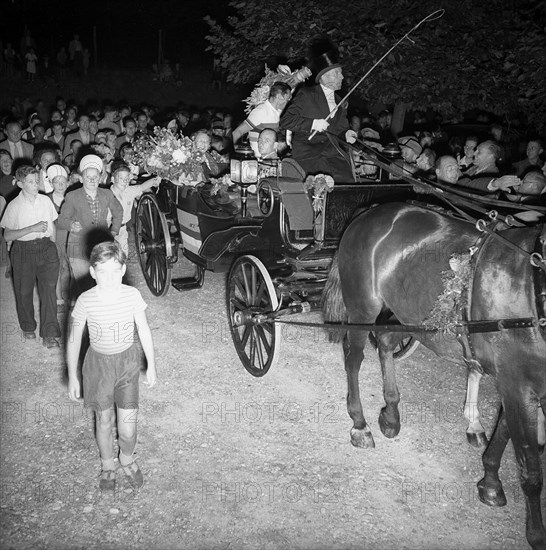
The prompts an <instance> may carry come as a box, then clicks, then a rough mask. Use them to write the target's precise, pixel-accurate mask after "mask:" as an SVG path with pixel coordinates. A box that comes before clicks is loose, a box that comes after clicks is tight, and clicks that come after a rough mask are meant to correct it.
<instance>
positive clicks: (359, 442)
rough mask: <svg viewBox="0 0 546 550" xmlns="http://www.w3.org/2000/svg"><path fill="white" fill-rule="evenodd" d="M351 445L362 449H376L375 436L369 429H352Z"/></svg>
mask: <svg viewBox="0 0 546 550" xmlns="http://www.w3.org/2000/svg"><path fill="white" fill-rule="evenodd" d="M351 443H352V444H353V445H354V446H355V447H359V448H360V449H374V448H375V441H374V440H373V435H372V432H371V431H370V429H369V428H364V429H363V430H359V429H357V428H352V429H351Z"/></svg>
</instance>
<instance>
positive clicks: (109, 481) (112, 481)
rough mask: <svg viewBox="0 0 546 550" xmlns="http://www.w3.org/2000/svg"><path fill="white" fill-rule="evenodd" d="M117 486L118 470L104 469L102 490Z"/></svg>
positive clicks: (111, 489)
mask: <svg viewBox="0 0 546 550" xmlns="http://www.w3.org/2000/svg"><path fill="white" fill-rule="evenodd" d="M115 488H116V471H115V470H103V471H102V472H101V474H100V482H99V489H100V490H101V491H113V490H114V489H115Z"/></svg>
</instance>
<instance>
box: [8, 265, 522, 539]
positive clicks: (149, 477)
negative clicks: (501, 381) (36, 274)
mask: <svg viewBox="0 0 546 550" xmlns="http://www.w3.org/2000/svg"><path fill="white" fill-rule="evenodd" d="M188 265H189V264H187V263H185V261H180V263H179V264H178V265H177V266H175V271H176V272H178V271H181V270H185V269H187V268H188ZM128 273H129V276H130V282H131V284H133V285H134V286H136V287H137V288H138V289H139V290H140V291H141V292H142V295H143V296H144V298H145V300H146V302H147V303H148V319H149V322H150V326H151V328H152V331H153V336H154V341H155V348H156V352H157V364H158V375H159V383H158V385H157V386H156V387H155V388H151V389H150V388H147V387H146V386H145V385H144V384H141V402H140V407H141V408H140V415H139V428H138V429H139V436H138V446H137V458H138V460H139V463H140V465H141V468H142V470H143V473H144V476H145V484H144V486H143V487H142V488H141V489H140V490H138V491H135V490H133V489H131V487H130V486H128V485H127V484H126V482H125V481H124V479H123V477H122V475H121V473H119V474H118V488H117V490H116V491H115V492H114V493H110V494H101V492H100V491H99V489H98V481H99V480H98V477H97V476H98V475H99V472H100V463H99V458H98V452H97V449H96V446H95V441H94V436H93V431H92V429H93V421H92V417H91V415H90V414H88V413H87V412H86V410H85V409H84V408H83V407H82V406H80V405H78V404H75V403H71V402H70V401H69V400H68V397H67V389H66V369H65V364H64V357H63V352H62V351H50V350H46V349H45V348H44V347H43V346H42V345H41V344H40V342H39V341H35V342H24V341H23V339H22V337H21V333H20V331H19V330H18V327H17V319H16V313H15V306H14V298H13V293H12V289H11V287H10V283H9V281H8V280H6V279H3V278H2V281H1V323H2V325H1V326H2V331H1V338H2V343H1V349H2V356H1V370H0V373H1V380H0V382H1V399H0V404H1V425H0V428H1V435H0V442H1V470H0V472H1V473H0V480H1V502H0V512H1V531H0V544H1V546H2V548H6V549H8V548H14V549H15V548H16V549H31V548H32V549H58V548H60V549H69V548H70V549H73V548H100V549H110V548H111V549H116V550H118V549H124V548H142V549H149V548H157V549H169V548H173V549H174V548H188V549H189V548H191V549H195V548H207V549H208V548H213V549H258V548H259V549H262V550H268V549H272V550H273V549H320V548H324V549H352V548H367V549H387V548H396V549H425V548H426V549H430V548H442V549H449V548H453V549H489V548H491V549H493V548H495V549H497V548H502V549H516V548H518V549H519V548H526V547H527V543H526V540H525V534H524V525H525V505H524V499H523V494H522V492H521V489H520V486H519V481H518V476H517V472H516V467H515V459H514V453H513V449H512V447H511V444H510V445H509V447H508V449H507V452H506V453H505V456H504V459H503V463H502V468H501V478H502V480H503V482H504V489H505V491H506V495H507V498H508V505H507V506H506V507H504V508H489V507H487V506H485V505H483V504H481V503H480V502H479V500H478V498H477V492H476V482H477V481H478V480H479V479H480V478H481V477H482V466H481V460H480V452H479V451H477V450H475V449H473V448H471V447H469V446H468V445H467V443H466V439H465V428H466V424H465V420H464V418H463V416H462V414H461V409H462V404H463V400H464V390H465V371H464V369H463V368H461V367H454V366H448V365H442V363H441V361H439V360H438V359H437V358H436V357H435V356H434V355H433V354H432V353H431V352H429V351H427V350H423V349H421V348H420V349H418V350H417V351H416V352H415V353H414V355H413V356H412V357H410V358H409V359H407V360H406V361H405V362H403V363H400V364H399V386H400V389H401V393H402V402H401V415H402V430H401V433H400V435H399V436H398V437H396V438H394V439H392V440H388V439H386V438H384V437H383V436H382V434H381V432H380V430H379V427H378V424H377V416H378V413H379V410H380V408H381V406H382V404H383V403H382V390H381V379H380V372H379V362H378V359H377V356H376V354H375V353H374V352H372V351H369V352H368V354H367V357H366V359H365V361H364V363H363V366H362V374H361V391H362V399H363V403H364V407H365V414H366V416H367V419H368V421H369V423H370V426H371V428H372V431H373V433H374V436H375V441H376V448H375V450H363V449H356V448H354V447H352V446H351V444H350V441H349V430H350V427H351V421H350V420H349V417H348V415H347V413H346V410H345V393H346V383H345V374H344V370H343V364H342V355H341V348H340V346H338V345H332V344H329V343H327V342H326V340H325V337H324V335H323V334H322V332H320V331H315V330H313V329H297V328H295V327H285V330H284V331H283V341H282V350H281V354H280V360H279V362H278V364H277V365H276V366H275V367H274V368H273V369H272V370H271V371H270V372H269V373H268V374H267V375H266V376H265V377H264V378H261V379H257V378H253V377H252V376H250V375H249V374H248V373H247V372H246V371H245V370H244V369H243V367H242V366H241V364H240V362H239V360H238V358H237V355H236V352H235V349H234V347H233V344H232V342H231V338H230V336H229V330H228V326H227V322H226V314H225V298H224V292H225V290H224V285H225V275H223V274H213V273H207V274H206V279H205V285H204V287H203V288H202V289H201V290H194V291H189V292H185V293H179V292H177V291H176V290H174V289H171V290H170V291H169V293H168V295H167V296H166V297H164V298H155V297H153V296H152V295H151V294H150V292H149V291H148V289H147V287H146V286H145V283H144V281H143V278H142V275H141V273H140V269H139V266H138V263H137V262H136V260H135V259H132V260H131V261H130V263H129V266H128ZM36 303H37V301H36ZM309 317H311V318H314V317H313V316H312V315H311V316H308V317H307V318H308V319H309ZM316 318H317V320H318V317H316ZM480 396H481V411H482V415H483V422H484V425H485V426H486V430H487V432H488V434H490V433H491V430H492V426H493V423H494V419H495V415H496V411H497V404H496V398H497V394H496V390H495V389H494V383H493V380H491V379H486V380H485V381H484V382H483V383H482V389H481V394H480Z"/></svg>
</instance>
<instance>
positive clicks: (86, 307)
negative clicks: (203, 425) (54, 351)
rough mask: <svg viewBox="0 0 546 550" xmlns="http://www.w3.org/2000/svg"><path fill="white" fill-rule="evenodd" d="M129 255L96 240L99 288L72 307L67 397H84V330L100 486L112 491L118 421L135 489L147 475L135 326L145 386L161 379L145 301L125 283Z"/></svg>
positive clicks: (123, 458)
mask: <svg viewBox="0 0 546 550" xmlns="http://www.w3.org/2000/svg"><path fill="white" fill-rule="evenodd" d="M125 261H126V256H125V253H124V252H123V251H122V250H121V248H120V246H119V244H118V243H116V242H110V241H109V242H103V243H100V244H97V245H96V246H95V247H94V248H93V250H92V252H91V258H90V264H91V267H90V268H89V271H90V273H91V277H93V279H95V281H96V283H97V284H96V286H94V287H93V288H92V289H90V290H88V291H87V292H84V293H82V294H81V295H80V297H79V298H78V301H77V302H76V305H75V306H74V310H73V311H72V324H71V329H70V338H69V340H68V344H67V350H66V360H67V364H68V396H69V397H70V399H72V400H73V401H81V392H80V382H79V380H78V375H77V366H78V357H79V354H80V348H81V342H82V337H83V332H84V328H85V326H86V325H87V328H88V331H89V342H90V347H89V349H88V350H87V353H86V355H85V359H84V363H83V368H82V378H83V395H84V404H85V406H86V407H88V408H91V409H92V410H93V411H94V412H95V415H96V438H97V445H98V448H99V452H100V457H101V462H102V473H101V480H100V483H99V487H100V488H101V489H105V490H114V489H115V486H116V467H115V462H114V459H115V457H114V456H113V444H114V442H113V438H112V426H113V424H114V421H115V419H116V407H117V430H118V442H119V449H120V452H119V462H120V464H121V467H122V469H123V471H124V473H125V475H126V476H127V479H128V481H129V482H130V483H131V485H132V486H133V487H136V488H138V487H141V486H142V484H143V477H142V472H141V471H140V468H139V467H138V465H137V463H136V462H135V459H134V450H135V446H136V440H137V413H138V380H139V374H140V361H139V354H138V350H137V347H136V346H135V345H134V333H135V330H134V329H135V324H136V326H137V328H138V335H139V338H140V342H141V344H142V348H143V349H144V354H145V355H146V360H147V363H148V370H147V373H146V378H147V382H146V383H147V384H148V385H149V386H150V387H152V386H154V385H155V383H156V381H157V374H156V368H155V358H154V346H153V341H152V333H151V331H150V327H149V325H148V321H147V319H146V313H145V309H146V307H147V306H146V303H145V302H144V300H143V299H142V296H141V295H140V292H139V291H138V290H137V289H136V288H133V287H130V286H127V285H124V284H122V282H121V281H122V278H123V275H124V274H125V269H126V265H125Z"/></svg>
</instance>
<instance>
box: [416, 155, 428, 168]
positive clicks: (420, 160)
mask: <svg viewBox="0 0 546 550" xmlns="http://www.w3.org/2000/svg"><path fill="white" fill-rule="evenodd" d="M416 164H417V168H419V169H420V170H430V169H431V168H432V165H431V164H430V159H429V157H428V156H427V155H425V154H424V153H421V154H420V155H419V156H418V157H417V160H416Z"/></svg>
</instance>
